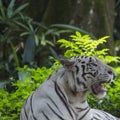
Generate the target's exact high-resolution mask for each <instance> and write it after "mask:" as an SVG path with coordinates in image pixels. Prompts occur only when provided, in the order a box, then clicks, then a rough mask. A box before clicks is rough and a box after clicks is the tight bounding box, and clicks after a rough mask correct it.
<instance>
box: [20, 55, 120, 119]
mask: <svg viewBox="0 0 120 120" xmlns="http://www.w3.org/2000/svg"><path fill="white" fill-rule="evenodd" d="M60 61H61V63H62V65H63V66H62V67H61V68H59V69H58V70H57V71H56V72H55V73H53V74H52V75H50V76H49V77H48V79H47V80H46V81H45V82H44V83H43V84H42V85H41V86H40V87H39V88H38V89H37V90H36V91H35V92H34V93H33V94H31V95H30V96H29V98H28V99H27V101H26V103H25V104H24V106H23V108H22V111H21V115H20V120H120V119H119V118H116V117H114V116H112V115H111V114H109V113H106V112H104V111H101V110H97V109H92V108H90V106H89V105H88V103H87V100H86V97H87V94H88V93H90V92H91V93H93V94H94V95H95V96H96V97H98V98H102V97H104V96H105V95H106V88H105V87H104V86H103V85H102V84H103V83H110V82H111V81H113V76H114V72H113V70H112V69H111V68H110V67H109V66H107V65H106V64H104V63H103V62H102V61H101V60H99V59H98V58H96V57H91V56H89V57H88V56H78V57H77V56H76V57H72V58H70V59H66V58H61V60H60Z"/></svg>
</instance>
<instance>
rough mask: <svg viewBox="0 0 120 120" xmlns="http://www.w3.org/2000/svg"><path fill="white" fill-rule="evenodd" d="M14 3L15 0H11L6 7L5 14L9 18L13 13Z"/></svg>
mask: <svg viewBox="0 0 120 120" xmlns="http://www.w3.org/2000/svg"><path fill="white" fill-rule="evenodd" d="M14 5H15V0H11V1H10V4H9V6H8V8H7V16H8V18H11V17H12V15H13V8H14Z"/></svg>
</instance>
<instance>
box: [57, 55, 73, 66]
mask: <svg viewBox="0 0 120 120" xmlns="http://www.w3.org/2000/svg"><path fill="white" fill-rule="evenodd" d="M59 58H60V63H61V64H62V65H63V66H64V67H65V68H70V67H72V66H73V65H74V63H75V62H74V61H71V60H70V59H67V58H65V57H64V56H61V55H60V56H59Z"/></svg>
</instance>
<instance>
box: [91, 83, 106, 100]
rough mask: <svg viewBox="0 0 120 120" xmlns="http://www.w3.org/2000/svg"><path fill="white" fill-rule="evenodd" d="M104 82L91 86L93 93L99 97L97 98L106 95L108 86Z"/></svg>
mask: <svg viewBox="0 0 120 120" xmlns="http://www.w3.org/2000/svg"><path fill="white" fill-rule="evenodd" d="M103 83H104V82H101V83H95V84H93V85H92V86H91V91H92V93H93V94H94V95H95V96H96V97H97V98H103V97H105V95H106V91H107V89H106V87H105V86H104V85H103Z"/></svg>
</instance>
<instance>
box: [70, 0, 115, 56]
mask: <svg viewBox="0 0 120 120" xmlns="http://www.w3.org/2000/svg"><path fill="white" fill-rule="evenodd" d="M114 6H115V2H114V0H99V1H98V0H92V1H91V0H86V1H85V0H78V1H77V7H76V12H75V16H74V18H73V19H72V20H71V23H72V24H74V25H76V26H78V27H81V28H83V29H85V30H87V31H88V32H90V33H92V34H94V35H95V36H96V37H98V38H100V37H102V36H110V38H109V39H108V42H107V46H108V48H109V49H110V53H111V54H113V53H114V40H113V25H114Z"/></svg>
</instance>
